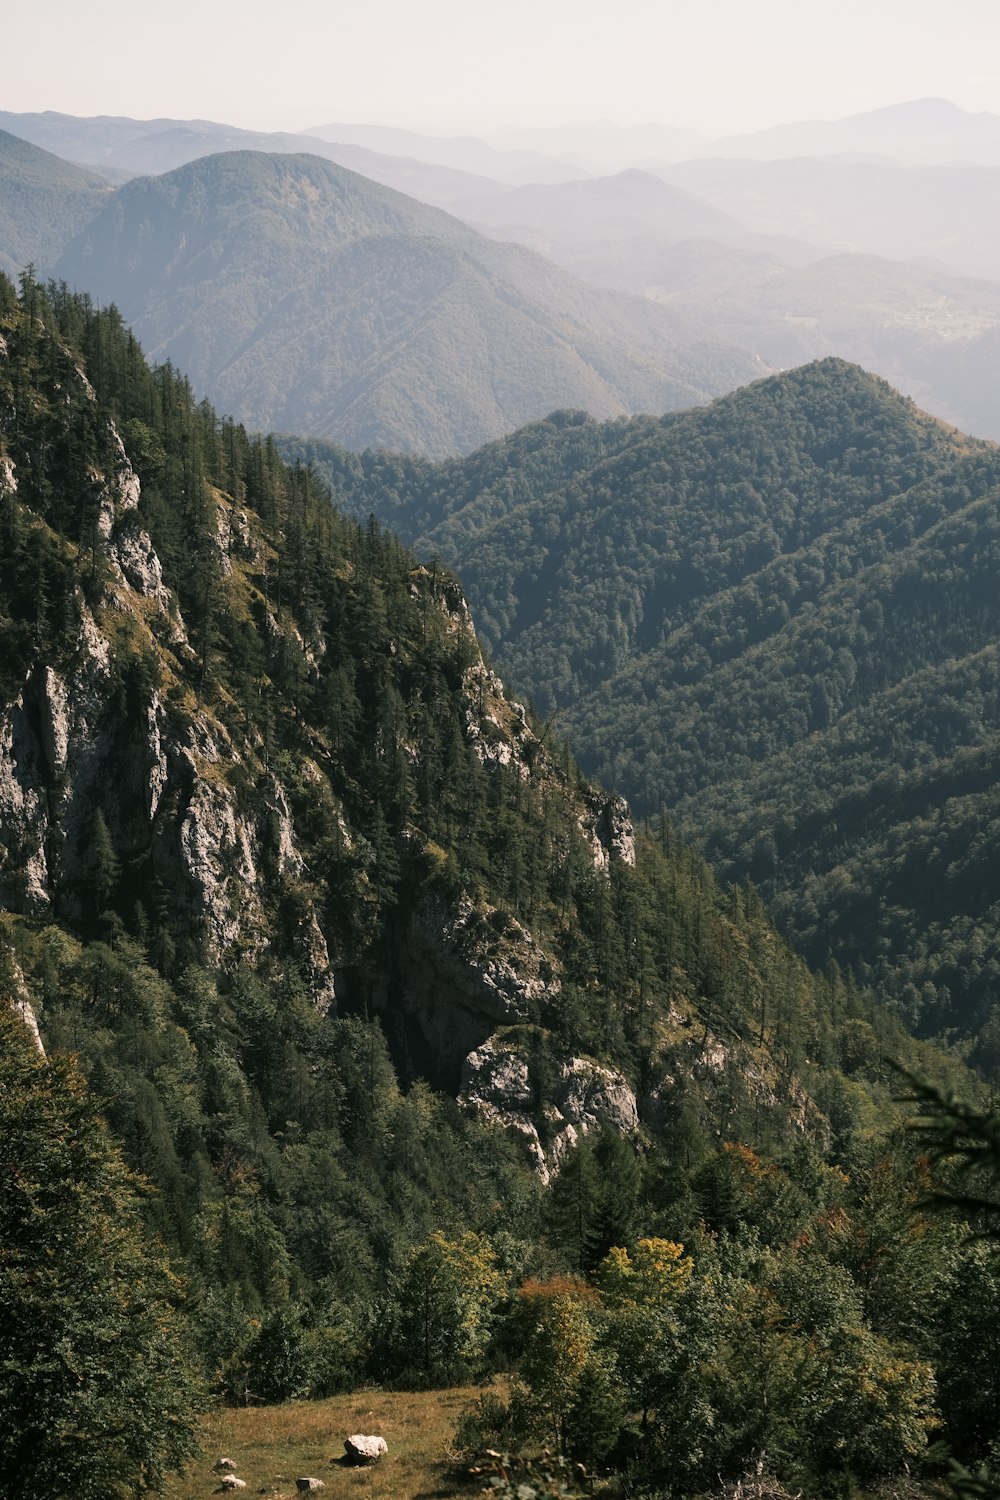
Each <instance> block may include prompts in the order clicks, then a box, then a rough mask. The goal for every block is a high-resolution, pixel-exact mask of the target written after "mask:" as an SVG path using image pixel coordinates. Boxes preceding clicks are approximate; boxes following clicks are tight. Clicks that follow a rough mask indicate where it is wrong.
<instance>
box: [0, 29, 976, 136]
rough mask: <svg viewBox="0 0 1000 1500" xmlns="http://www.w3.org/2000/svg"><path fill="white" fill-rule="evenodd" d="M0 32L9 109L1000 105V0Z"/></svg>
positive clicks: (271, 121) (739, 109)
mask: <svg viewBox="0 0 1000 1500" xmlns="http://www.w3.org/2000/svg"><path fill="white" fill-rule="evenodd" d="M39 16H43V17H44V20H41V19H39ZM3 31H4V52H5V57H6V60H7V65H6V66H5V68H4V90H3V94H2V96H0V105H2V107H3V108H5V109H8V110H44V109H53V110H61V111H63V112H65V113H67V114H81V115H92V114H122V115H133V116H138V117H140V118H148V117H152V116H155V115H170V116H175V117H181V118H189V117H196V116H200V117H202V118H208V119H215V120H225V121H228V122H230V123H232V124H236V125H242V126H246V127H250V128H253V129H265V130H296V129H301V128H303V127H306V126H309V125H320V124H324V123H326V122H327V121H332V120H343V121H365V122H373V121H380V122H384V123H388V124H396V125H412V126H414V127H416V128H418V129H432V128H442V129H459V128H467V129H470V130H473V129H487V128H490V127H495V126H500V125H505V124H530V125H551V124H560V123H565V122H568V121H580V120H594V119H602V118H603V119H611V120H615V121H617V122H619V123H620V124H625V125H628V124H638V123H643V122H650V121H656V122H659V123H664V124H672V125H693V126H696V127H697V128H699V129H701V130H705V131H707V132H709V133H710V134H721V133H724V132H726V131H735V130H748V129H757V128H761V127H763V126H766V125H772V124H777V123H779V122H783V121H788V120H796V119H816V118H820V119H822V118H836V117H837V116H840V115H844V114H850V113H853V112H856V111H859V110H864V109H873V108H877V107H878V106H880V105H883V104H893V103H899V102H901V101H903V100H906V99H915V98H921V97H924V96H926V95H940V96H943V97H945V98H949V99H952V100H954V102H955V103H956V104H960V105H961V106H962V107H963V108H965V109H971V110H982V109H988V110H991V111H995V112H997V113H1000V0H950V3H949V4H947V5H945V4H944V3H943V0H837V3H833V0H828V3H826V4H823V3H821V0H688V3H684V4H680V3H677V0H600V3H598V0H500V3H491V4H489V5H487V4H484V3H482V0H354V3H351V4H347V3H345V0H282V3H278V4H276V3H274V0H266V3H265V0H238V3H237V0H170V3H168V4H163V5H156V6H152V5H147V4H144V3H142V0H89V3H88V0H83V3H81V0H48V3H47V4H46V5H45V6H44V7H43V9H42V11H41V12H35V13H34V14H31V13H30V7H28V6H26V5H19V6H16V7H8V9H7V14H6V15H5V17H4V27H3Z"/></svg>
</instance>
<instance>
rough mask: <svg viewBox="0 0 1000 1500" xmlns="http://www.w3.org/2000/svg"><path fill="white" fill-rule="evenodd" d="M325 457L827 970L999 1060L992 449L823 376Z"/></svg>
mask: <svg viewBox="0 0 1000 1500" xmlns="http://www.w3.org/2000/svg"><path fill="white" fill-rule="evenodd" d="M302 451H303V452H305V451H306V450H302ZM310 451H311V450H310ZM316 457H317V461H321V457H322V456H321V455H320V454H319V453H318V452H317V454H316ZM328 457H329V458H330V463H329V465H328V467H327V472H328V473H329V474H330V476H331V479H332V481H333V483H334V485H335V487H336V489H337V492H338V494H340V495H341V496H342V497H343V503H345V504H352V503H356V504H357V506H358V507H359V509H364V508H366V507H367V508H372V509H374V510H375V511H376V513H378V514H382V515H392V516H393V517H394V524H396V525H398V526H399V527H400V529H401V530H402V531H403V532H404V534H406V535H407V536H408V537H410V538H412V539H414V540H415V541H417V543H418V545H419V546H420V547H421V548H423V549H425V550H428V551H431V552H436V553H438V554H439V555H440V556H441V558H442V559H443V560H444V561H446V562H447V563H448V564H449V565H452V566H455V567H456V568H458V569H459V571H460V573H461V575H462V577H463V580H464V581H465V583H466V586H467V587H468V589H469V593H470V597H471V598H472V600H473V603H474V608H475V610H476V613H477V619H478V620H479V621H480V625H481V628H482V630H483V633H484V635H485V637H486V639H487V641H488V643H489V646H490V649H491V650H492V651H493V652H494V653H495V654H496V658H497V660H498V662H499V663H500V664H501V665H502V666H504V667H506V669H507V670H509V671H511V672H513V673H514V674H515V675H516V678H517V680H518V682H519V683H520V685H521V687H522V688H523V689H524V690H526V691H528V692H530V693H531V694H532V696H533V699H534V701H535V704H536V707H537V708H538V710H539V712H540V713H542V714H543V715H549V714H551V713H553V712H554V711H555V710H557V709H558V710H559V711H560V712H561V715H562V717H561V719H560V723H561V725H564V726H566V727H567V728H569V729H570V730H571V732H572V735H573V738H574V743H575V744H576V745H577V747H578V749H579V752H580V753H581V755H582V757H583V759H584V763H585V764H586V765H588V766H589V767H590V768H591V769H593V770H594V771H595V772H597V773H598V774H600V775H602V776H603V777H604V778H605V779H607V780H609V781H611V782H612V783H613V784H615V785H618V786H621V787H623V788H625V789H626V790H627V792H628V795H629V796H630V797H631V798H633V799H634V801H635V804H636V806H637V807H638V808H639V809H640V810H643V811H646V812H649V813H655V812H656V811H657V810H658V809H659V808H661V807H666V808H667V809H669V810H670V812H671V814H672V816H674V817H675V818H676V819H678V821H679V825H680V827H681V828H682V829H683V830H684V831H685V832H686V833H687V834H689V835H691V836H693V837H696V838H697V839H698V840H699V841H700V842H701V843H702V845H703V847H704V848H705V849H706V850H707V851H708V852H709V853H710V856H711V858H712V859H713V860H714V861H715V862H716V865H717V867H718V868H719V869H720V870H721V872H722V873H723V874H724V875H725V877H726V878H739V879H742V878H744V877H746V876H750V877H751V878H753V879H754V880H755V881H757V882H759V883H760V884H761V885H762V887H763V889H764V891H765V893H766V894H767V896H768V897H769V898H771V899H773V900H774V901H775V902H776V905H777V910H778V911H779V913H780V915H781V918H782V920H783V922H785V923H786V924H787V930H788V931H789V932H791V933H792V934H794V936H795V938H796V940H797V941H799V942H801V943H803V944H804V945H805V946H806V951H807V952H808V953H809V954H810V956H811V957H812V958H813V960H814V961H817V962H822V961H823V960H824V958H825V957H826V956H827V955H829V954H834V955H836V956H837V957H838V958H839V959H840V960H841V961H843V962H847V963H850V964H852V965H854V966H856V967H857V968H858V969H859V971H860V972H861V973H862V974H863V975H864V976H865V977H866V978H867V979H870V980H873V981H877V982H879V983H880V984H883V985H885V986H886V988H887V989H888V990H889V991H890V992H891V993H892V994H893V995H894V996H895V997H896V999H897V1000H898V1002H899V1003H900V1004H902V1006H903V1007H904V1011H905V1013H906V1014H907V1015H908V1017H909V1018H910V1020H911V1021H913V1022H914V1023H916V1024H918V1025H919V1026H920V1027H922V1028H924V1029H926V1030H928V1031H931V1032H935V1031H939V1030H951V1029H954V1030H956V1031H957V1032H958V1033H959V1034H963V1035H967V1036H968V1035H973V1034H976V1035H978V1034H980V1033H983V1035H982V1036H981V1038H980V1041H979V1043H978V1044H977V1045H978V1048H979V1053H978V1055H979V1057H980V1060H981V1061H982V1062H984V1063H985V1064H988V1065H990V1066H992V1065H993V1063H994V1043H993V1041H992V1040H991V1038H992V1035H993V1030H992V1027H991V1026H990V1025H989V1023H990V1020H991V1017H992V1015H993V1012H994V1007H995V1003H996V999H997V997H998V994H1000V991H998V988H997V975H998V972H1000V971H998V967H997V965H998V961H1000V937H998V917H1000V908H998V905H997V903H998V901H1000V889H998V887H997V885H996V878H995V870H994V867H993V865H992V864H991V862H990V859H989V855H988V850H989V846H990V838H989V835H988V834H987V833H986V832H985V830H988V829H989V828H990V827H991V826H992V824H993V823H994V820H995V817H996V812H995V802H996V797H997V785H996V773H995V769H994V768H995V765H996V754H997V748H998V734H1000V720H998V713H1000V709H998V700H997V694H996V686H995V677H996V650H997V638H998V619H997V609H998V595H997V589H996V579H997V576H998V558H997V552H996V545H997V544H996V538H995V535H994V533H995V531H996V529H997V526H998V496H1000V489H998V486H1000V455H998V451H997V450H996V449H995V448H994V447H993V446H991V445H989V444H983V443H977V442H974V441H972V440H970V439H966V438H963V437H961V436H960V435H959V434H957V433H955V432H954V430H953V429H950V428H947V427H945V426H943V425H941V424H939V423H937V422H935V421H933V420H932V419H931V418H928V417H925V416H923V415H922V414H921V413H920V412H918V411H917V410H916V409H915V408H914V407H913V406H912V404H911V403H909V402H906V401H904V400H903V399H901V398H900V397H898V396H896V395H895V394H894V393H893V392H892V391H891V390H890V389H889V388H888V387H887V386H885V384H884V383H882V382H880V381H879V380H877V379H875V378H873V377H871V376H868V375H865V374H863V373H862V372H861V371H860V370H857V369H855V368H853V367H851V366H848V365H845V364H843V363H842V362H839V361H835V360H827V361H823V362H821V363H819V364H816V365H812V366H807V367H805V368H804V369H801V370H797V371H792V372H790V373H789V374H787V375H783V376H779V377H775V378H774V379H771V380H769V381H765V382H762V383H760V384H758V385H755V386H752V387H750V388H749V389H747V390H745V391H741V392H737V393H736V394H735V395H733V396H731V397H726V398H723V399H722V400H721V401H719V402H717V403H716V404H715V405H714V406H713V407H711V408H709V409H708V410H707V411H704V412H693V413H685V414H681V415H677V416H670V417H666V418H663V419H661V420H659V421H650V420H640V421H633V422H623V423H612V424H605V425H600V424H596V423H592V422H588V421H586V420H584V419H583V418H573V417H567V416H562V417H558V418H553V419H552V420H551V421H550V422H548V423H545V424H538V425H536V426H534V427H531V428H528V429H526V430H525V431H524V432H522V433H519V434H516V435H515V436H514V437H513V438H512V439H510V440H509V441H508V442H507V443H505V444H503V445H494V446H493V447H491V448H488V449H484V450H483V451H482V453H480V454H477V455H473V456H472V457H471V458H470V459H469V460H467V461H465V462H464V463H456V464H452V465H447V466H440V467H438V468H433V467H429V466H427V467H423V468H420V467H419V466H415V467H412V468H411V469H409V470H406V469H405V468H403V467H397V469H396V471H395V472H394V473H390V472H388V471H389V470H391V469H392V461H391V460H388V459H385V458H378V457H377V456H374V455H366V456H364V457H363V458H360V459H359V458H355V457H345V456H344V455H339V456H335V455H328ZM376 474H377V475H378V476H379V477H378V483H377V485H374V484H373V482H372V481H373V479H374V476H375V475H376ZM376 490H379V491H380V492H381V494H382V495H383V497H384V501H383V507H382V508H381V509H379V507H378V506H377V504H376V500H377V494H376ZM352 496H356V499H354V500H352ZM973 831H975V836H973ZM928 871H930V872H931V874H930V878H928ZM984 1028H986V1030H985V1031H984Z"/></svg>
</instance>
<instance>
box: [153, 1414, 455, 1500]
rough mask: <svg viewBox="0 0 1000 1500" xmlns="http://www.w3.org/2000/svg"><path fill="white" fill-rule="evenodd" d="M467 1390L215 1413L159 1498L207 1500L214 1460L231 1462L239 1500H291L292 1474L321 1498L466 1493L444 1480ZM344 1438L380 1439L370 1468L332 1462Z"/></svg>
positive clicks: (403, 1498)
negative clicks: (306, 1478) (240, 1485)
mask: <svg viewBox="0 0 1000 1500" xmlns="http://www.w3.org/2000/svg"><path fill="white" fill-rule="evenodd" d="M477 1394H478V1392H477V1391H476V1390H475V1389H457V1390H448V1391H423V1392H419V1393H409V1392H399V1391H358V1392H356V1393H355V1394H354V1395H351V1396H336V1397H334V1398H332V1399H331V1400H329V1401H309V1402H295V1403H291V1404H289V1405H287V1406H270V1407H258V1408H256V1409H254V1408H250V1409H247V1410H244V1409H243V1408H240V1409H238V1410H231V1411H219V1412H215V1413H213V1414H212V1415H211V1416H209V1417H207V1418H206V1419H205V1422H204V1434H203V1438H202V1443H203V1449H204V1453H203V1457H202V1458H201V1459H198V1460H196V1461H195V1462H194V1463H192V1464H191V1465H190V1466H189V1468H188V1471H187V1473H186V1474H185V1475H183V1476H181V1477H179V1478H175V1479H173V1480H171V1481H170V1483H169V1484H168V1486H167V1491H166V1493H167V1496H168V1500H208V1497H209V1496H211V1495H212V1494H214V1493H215V1492H216V1491H217V1490H218V1488H219V1481H218V1476H217V1475H215V1474H213V1473H212V1465H213V1464H214V1462H215V1460H216V1459H217V1458H231V1459H232V1460H233V1462H234V1463H235V1464H236V1473H237V1475H238V1476H239V1478H240V1479H245V1480H246V1482H247V1487H246V1489H245V1490H243V1491H240V1492H239V1493H241V1494H242V1495H243V1496H245V1497H246V1500H251V1497H253V1496H258V1495H266V1496H269V1497H270V1500H297V1491H296V1488H295V1480H296V1478H297V1477H298V1476H299V1475H306V1474H309V1475H312V1476H313V1477H314V1478H316V1479H322V1480H323V1482H324V1484H325V1485H326V1489H325V1490H323V1491H320V1494H321V1495H322V1497H323V1500H446V1497H452V1496H459V1495H470V1494H474V1493H475V1491H470V1490H469V1489H468V1487H463V1486H462V1485H460V1484H458V1483H457V1482H456V1481H454V1480H453V1479H451V1478H450V1477H449V1473H448V1462H447V1453H448V1450H449V1448H450V1446H451V1442H452V1438H453V1435H454V1432H455V1428H456V1427H457V1426H458V1420H459V1417H460V1416H461V1413H462V1410H463V1409H464V1407H465V1406H467V1405H468V1403H469V1402H470V1401H473V1400H474V1399H475V1398H476V1396H477ZM352 1432H365V1433H376V1434H378V1435H379V1436H380V1437H384V1438H385V1440H386V1442H387V1443H388V1445H389V1452H388V1454H387V1455H386V1457H385V1458H383V1459H382V1460H381V1461H380V1462H379V1463H377V1464H374V1465H372V1466H371V1467H365V1468H347V1467H345V1466H344V1465H342V1464H341V1463H340V1462H339V1459H340V1457H341V1455H342V1454H343V1451H344V1439H345V1438H346V1437H347V1436H348V1435H349V1434H350V1433H352Z"/></svg>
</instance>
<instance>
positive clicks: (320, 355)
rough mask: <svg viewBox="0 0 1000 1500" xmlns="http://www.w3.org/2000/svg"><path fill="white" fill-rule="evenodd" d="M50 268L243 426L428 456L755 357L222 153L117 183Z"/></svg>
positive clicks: (640, 307)
mask: <svg viewBox="0 0 1000 1500" xmlns="http://www.w3.org/2000/svg"><path fill="white" fill-rule="evenodd" d="M57 274H58V275H59V276H60V277H63V278H65V279H66V280H68V281H70V282H71V283H72V284H74V285H77V286H81V287H86V288H87V289H88V290H89V291H90V292H91V293H92V294H93V295H95V296H97V297H99V298H100V299H101V300H102V301H109V300H114V301H115V302H116V303H117V305H118V306H119V307H120V308H121V310H122V312H123V313H124V315H125V316H126V318H127V319H128V320H129V321H130V323H131V324H132V325H133V326H134V328H135V330H136V332H137V334H138V336H139V337H140V339H141V340H142V342H143V345H144V347H145V348H146V349H147V351H148V352H149V353H150V354H151V355H152V357H154V358H156V359H160V360H163V359H167V358H169V359H171V360H172V361H173V362H174V363H175V364H177V365H179V366H180V368H182V369H183V370H184V371H185V372H186V373H187V374H188V375H189V376H190V378H191V380H192V381H193V383H194V385H195V387H196V388H197V389H198V390H199V392H202V393H204V394H207V395H208V396H209V397H210V398H211V399H213V400H214V401H215V402H217V403H218V404H219V405H220V406H222V407H223V408H224V409H226V410H227V411H231V412H233V413H235V414H237V415H238V416H239V417H240V419H241V420H243V421H244V422H246V423H247V424H248V425H250V426H252V427H255V428H262V429H276V428H277V429H284V430H286V431H300V432H306V433H313V434H316V435H320V436H324V435H325V436H330V437H333V438H336V439H337V440H339V441H341V442H345V443H347V444H349V445H351V446H356V447H363V446H366V445H373V444H377V445H381V446H384V447H389V448H403V449H412V450H415V451H421V452H425V453H428V454H432V455H437V456H442V455H444V454H447V453H449V452H455V451H468V450H469V449H471V448H474V447H476V446H477V445H479V444H481V443H482V442H483V441H484V440H486V439H488V438H490V437H492V436H497V435H499V434H500V433H501V432H503V431H505V430H510V429H512V428H514V427H516V426H518V425H520V424H521V423H523V422H524V421H526V420H529V419H531V418H532V417H535V416H538V415H540V414H541V413H543V412H544V411H546V410H551V409H552V407H553V406H557V405H578V406H584V407H586V408H587V409H588V410H590V411H592V412H595V413H596V414H598V415H613V414H615V413H624V412H628V411H637V410H643V409H646V410H651V411H659V410H663V409H665V408H670V407H679V406H688V405H694V404H699V403H701V402H703V401H705V400H706V399H708V398H709V397H710V396H711V395H713V394H716V393H718V392H719V391H720V390H723V389H727V388H732V387H733V386H735V385H739V384H741V383H742V382H744V381H745V380H747V379H749V378H752V376H753V375H754V374H756V373H758V372H759V370H760V365H759V362H757V361H755V360H754V359H753V357H752V356H751V355H750V354H749V353H747V352H745V351H742V350H738V349H736V348H734V347H730V346H728V345H726V344H725V343H724V342H723V341H721V340H717V339H715V338H714V337H712V336H711V335H708V334H706V333H704V331H703V330H701V329H699V328H698V327H697V325H695V324H693V323H692V322H691V321H690V320H688V319H685V318H683V317H682V316H680V315H678V314H675V313H673V312H671V311H669V310H667V309H659V308H655V307H652V306H651V305H650V304H649V303H647V302H644V301H641V300H640V299H637V298H629V297H625V296H621V295H619V294H616V293H613V292H602V291H600V290H598V289H592V288H590V287H585V286H584V285H583V284H581V283H579V282H576V281H574V280H573V279H572V278H570V277H568V276H567V275H566V274H565V273H563V272H561V271H559V270H558V269H557V268H556V267H554V266H552V265H551V264H549V263H548V262H546V261H544V260H542V259H541V258H540V257H538V256H535V255H533V254H532V253H531V252H530V251H527V250H524V249H522V248H520V247H518V246H513V245H504V244H499V243H497V242H495V241H493V240H489V239H485V238H483V237H482V236H480V235H477V234H476V233H475V232H474V231H473V230H471V229H469V228H468V227H467V226H466V225H464V224H462V223H460V222H459V221H458V220H456V219H453V218H450V217H449V216H448V215H446V214H444V213H442V212H441V211H439V210H437V209H434V208H430V207H428V206H426V205H424V204H420V203H417V202H416V201H414V200H413V199H410V198H407V197H404V196H403V195H402V194H399V193H395V192H393V191H391V190H389V189H387V188H383V187H380V186H378V185H377V184H375V183H373V182H371V181H369V180H367V179H365V178H363V177H360V176H358V175H357V174H355V173H353V172H350V171H348V170H346V169H344V168H341V167H338V166H335V165H334V164H333V163H330V162H325V161H321V160H320V159H319V158H318V157H310V156H288V155H281V156H268V155H263V154H261V153H253V152H238V153H229V154H226V153H223V154H219V155H215V156H211V157H207V158H204V159H202V160H200V161H198V162H195V163H192V164H190V165H188V166H186V167H183V168H180V169H178V170H177V171H176V172H172V173H168V174H166V175H164V176H161V177H156V178H143V179H138V180H135V181H133V182H131V183H127V184H125V186H124V187H122V188H121V189H119V190H118V192H117V193H116V194H115V195H114V197H113V199H112V200H111V201H110V202H109V204H108V206H107V208H106V209H105V210H104V212H103V213H102V214H100V215H99V216H98V218H97V219H96V220H95V221H94V222H93V223H92V224H90V225H89V226H88V227H87V228H86V230H84V231H83V232H82V233H81V234H80V235H79V236H78V237H77V239H76V240H75V241H74V242H73V243H72V244H71V245H70V246H69V247H68V248H67V250H66V252H65V253H64V255H63V256H62V257H61V258H60V260H59V262H58V266H57Z"/></svg>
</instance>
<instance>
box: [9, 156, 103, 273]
mask: <svg viewBox="0 0 1000 1500" xmlns="http://www.w3.org/2000/svg"><path fill="white" fill-rule="evenodd" d="M110 191H111V190H110V188H109V187H108V184H107V182H106V181H105V180H104V179H103V178H101V177H98V175H97V173H96V172H88V171H86V170H84V168H82V167H74V166H71V165H70V163H69V162H66V161H61V160H60V159H59V157H58V156H52V155H50V153H49V152H48V151H42V150H39V148H38V147H37V146H31V145H29V144H28V142H27V141H23V140H20V139H18V137H17V136H14V135H8V134H7V132H6V131H5V130H0V271H4V272H5V273H6V274H7V275H9V276H17V275H18V274H19V273H20V272H21V271H22V270H23V269H24V267H25V266H27V265H34V267H35V269H36V272H37V273H38V274H41V275H43V276H45V275H48V274H49V273H50V272H51V271H52V269H53V268H54V266H55V263H56V260H57V259H58V257H59V255H60V253H61V252H62V250H63V249H64V247H65V246H66V244H67V243H68V242H69V240H70V239H72V237H73V235H74V234H75V233H76V232H77V230H79V229H81V228H82V227H83V226H84V224H88V223H89V222H90V220H91V219H93V218H94V217H95V215H96V214H98V213H99V212H100V210H101V208H102V207H103V204H104V200H105V198H107V196H108V195H109V193H110Z"/></svg>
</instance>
